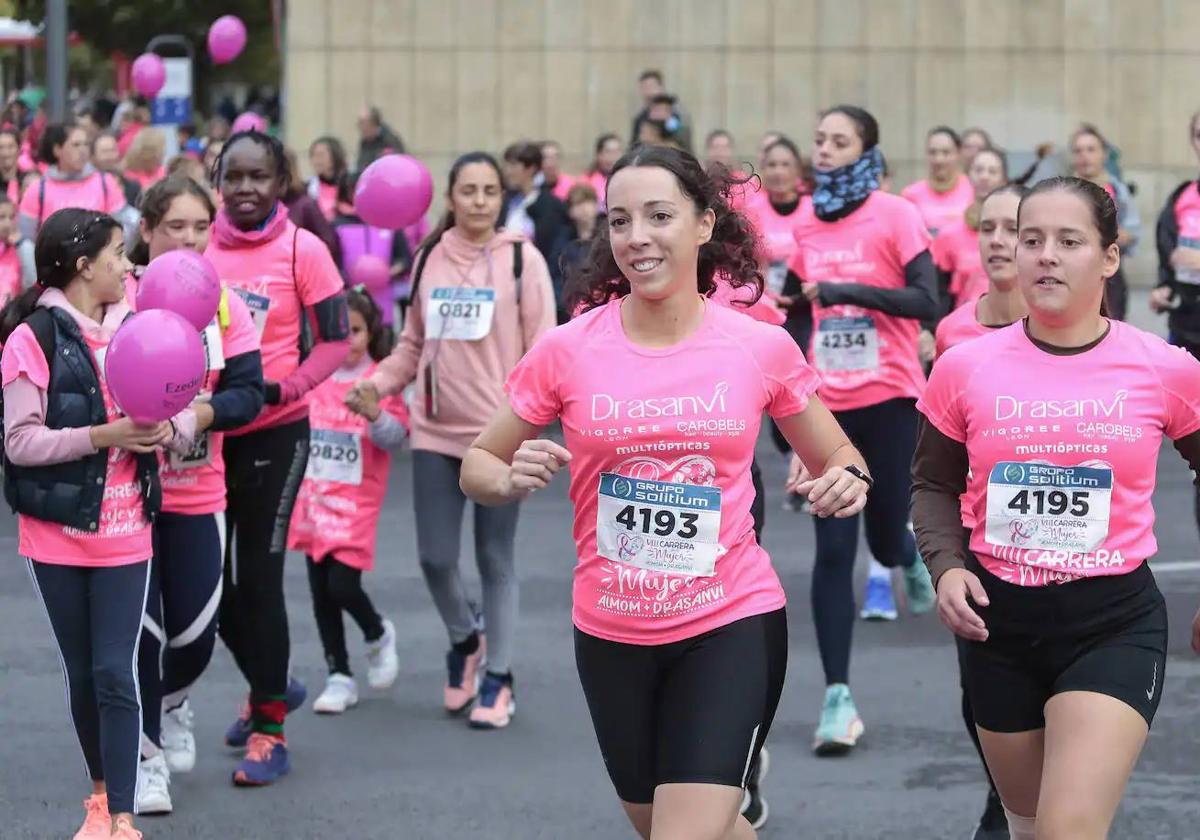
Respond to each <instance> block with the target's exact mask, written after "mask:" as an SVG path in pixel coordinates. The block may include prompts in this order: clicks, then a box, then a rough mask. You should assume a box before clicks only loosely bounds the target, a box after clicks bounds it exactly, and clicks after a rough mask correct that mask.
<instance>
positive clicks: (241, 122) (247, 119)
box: [233, 111, 267, 134]
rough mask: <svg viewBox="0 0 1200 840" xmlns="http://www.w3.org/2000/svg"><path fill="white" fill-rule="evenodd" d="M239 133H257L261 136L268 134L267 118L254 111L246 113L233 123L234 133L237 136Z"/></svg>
mask: <svg viewBox="0 0 1200 840" xmlns="http://www.w3.org/2000/svg"><path fill="white" fill-rule="evenodd" d="M239 131H257V132H259V133H260V134H266V133H267V118H266V117H264V116H262V115H261V114H256V113H254V112H253V111H246V112H245V113H244V114H242V115H241V116H239V117H238V118H237V119H236V120H234V121H233V133H234V134H237V133H238V132H239Z"/></svg>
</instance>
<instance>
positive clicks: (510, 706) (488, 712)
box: [467, 674, 517, 729]
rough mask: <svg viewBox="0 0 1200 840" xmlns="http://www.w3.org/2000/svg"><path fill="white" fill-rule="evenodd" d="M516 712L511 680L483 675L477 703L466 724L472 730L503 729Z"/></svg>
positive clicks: (510, 721)
mask: <svg viewBox="0 0 1200 840" xmlns="http://www.w3.org/2000/svg"><path fill="white" fill-rule="evenodd" d="M516 711H517V701H516V698H515V697H514V695H513V689H512V680H511V678H509V680H508V681H505V680H502V679H500V678H499V677H495V676H492V675H491V674H485V675H484V678H483V685H482V686H480V688H479V702H478V703H476V704H475V708H474V709H472V710H471V717H470V719H469V720H468V721H467V723H468V724H469V725H470V726H471V728H472V729H503V728H504V727H506V726H508V725H509V724H510V723H512V716H513V715H514V714H515V713H516Z"/></svg>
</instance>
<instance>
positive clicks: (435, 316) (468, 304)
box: [425, 286, 496, 341]
mask: <svg viewBox="0 0 1200 840" xmlns="http://www.w3.org/2000/svg"><path fill="white" fill-rule="evenodd" d="M495 314H496V290H495V289H476V288H472V287H470V286H438V287H437V288H435V289H433V290H432V291H431V292H430V294H429V306H428V307H427V308H426V310H425V337H426V338H436V339H439V340H443V341H444V340H447V339H449V340H457V341H479V340H480V339H481V338H484V337H486V336H487V334H488V333H489V332H491V331H492V318H493V317H495Z"/></svg>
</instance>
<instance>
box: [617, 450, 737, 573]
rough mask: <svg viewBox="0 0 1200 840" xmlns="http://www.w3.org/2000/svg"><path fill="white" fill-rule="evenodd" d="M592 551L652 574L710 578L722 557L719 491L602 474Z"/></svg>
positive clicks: (693, 485) (714, 488)
mask: <svg viewBox="0 0 1200 840" xmlns="http://www.w3.org/2000/svg"><path fill="white" fill-rule="evenodd" d="M598 492H599V504H598V506H597V513H596V550H597V552H598V553H599V554H600V556H601V557H605V558H607V559H609V560H615V561H617V562H618V563H625V564H627V565H630V566H637V567H638V568H640V569H646V570H647V571H651V572H667V573H671V574H678V575H688V576H690V577H711V576H712V575H713V574H715V573H716V566H717V557H719V556H720V555H721V554H723V553H724V549H723V548H722V547H721V544H720V541H719V537H720V532H721V489H720V488H719V487H705V486H699V485H695V484H673V483H671V482H667V481H647V480H645V479H640V478H629V477H627V476H623V475H617V474H616V473H601V474H600V486H599V488H598Z"/></svg>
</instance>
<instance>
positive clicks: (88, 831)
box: [74, 793, 112, 840]
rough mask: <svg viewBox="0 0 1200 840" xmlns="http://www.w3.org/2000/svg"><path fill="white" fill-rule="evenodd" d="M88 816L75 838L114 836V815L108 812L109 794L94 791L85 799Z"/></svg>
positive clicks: (91, 839) (90, 839)
mask: <svg viewBox="0 0 1200 840" xmlns="http://www.w3.org/2000/svg"><path fill="white" fill-rule="evenodd" d="M83 807H84V808H85V809H86V810H87V816H85V817H84V818H83V825H82V826H80V828H79V831H77V832H75V838H74V840H108V838H109V837H110V836H112V816H111V815H110V814H109V813H108V794H105V793H93V794H92V795H91V796H89V797H88V798H87V799H85V800H83Z"/></svg>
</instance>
